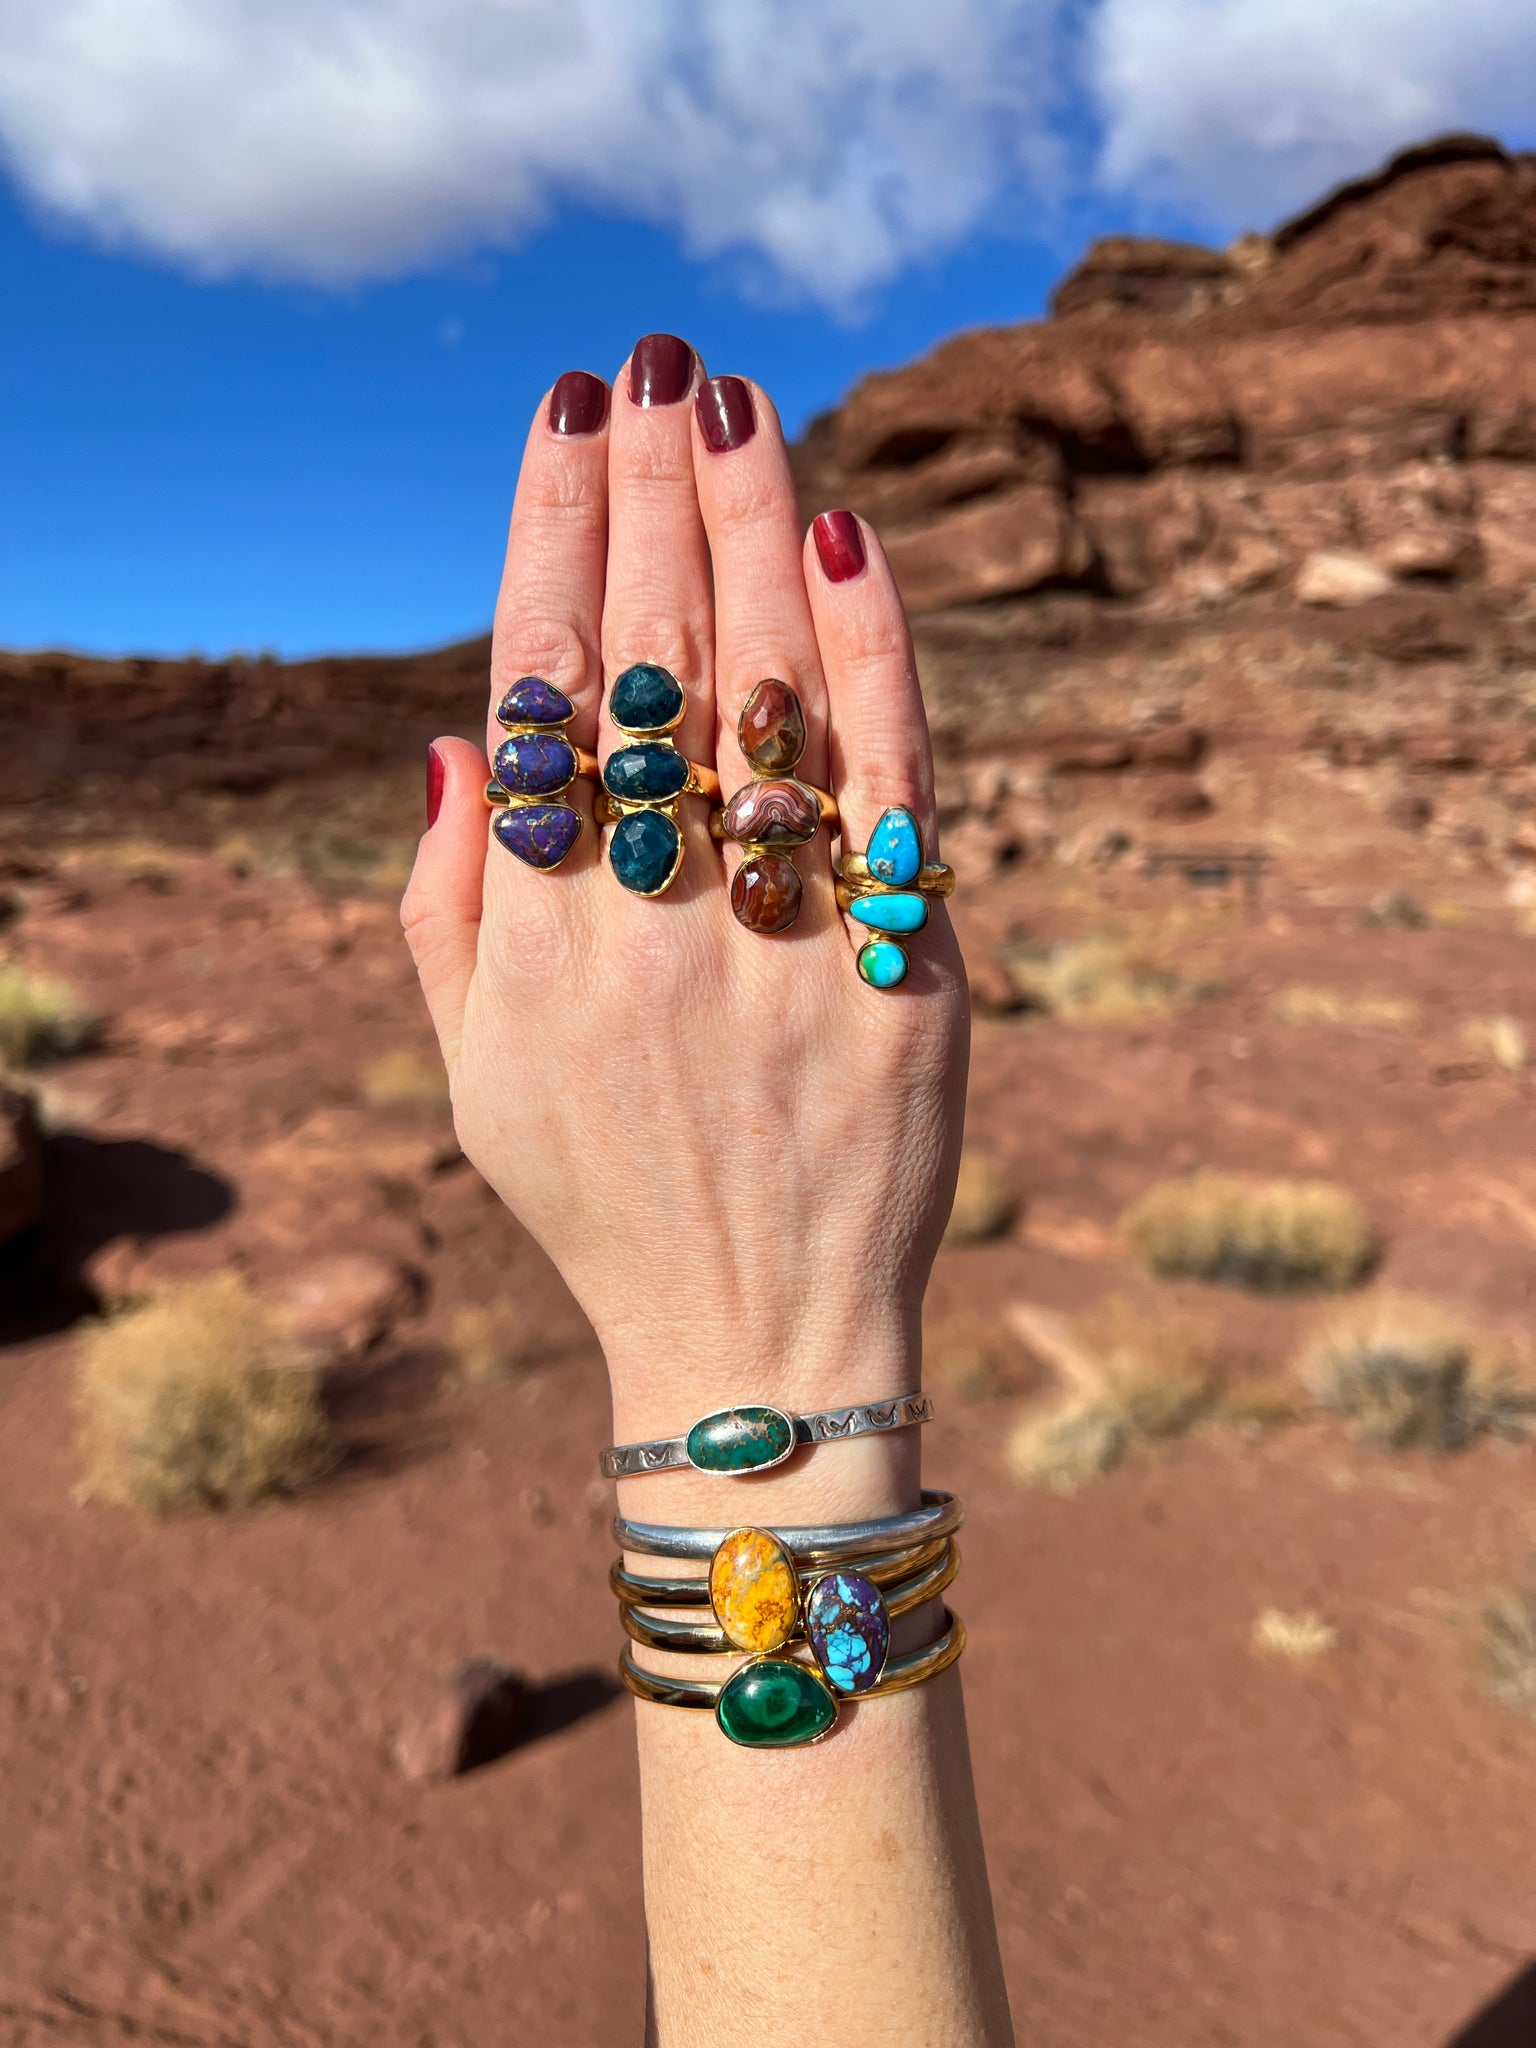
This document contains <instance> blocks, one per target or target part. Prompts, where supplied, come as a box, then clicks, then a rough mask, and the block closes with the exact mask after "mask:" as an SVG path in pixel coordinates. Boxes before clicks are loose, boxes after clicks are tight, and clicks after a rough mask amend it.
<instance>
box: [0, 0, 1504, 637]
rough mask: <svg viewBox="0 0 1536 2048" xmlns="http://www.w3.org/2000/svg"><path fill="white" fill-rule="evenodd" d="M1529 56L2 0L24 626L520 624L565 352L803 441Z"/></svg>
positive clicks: (984, 21)
mask: <svg viewBox="0 0 1536 2048" xmlns="http://www.w3.org/2000/svg"><path fill="white" fill-rule="evenodd" d="M1532 76H1536V8H1532V7H1531V6H1530V4H1529V0H1464V4H1463V5H1461V6H1459V7H1458V8H1455V9H1450V8H1448V7H1446V6H1445V4H1444V0H1283V4H1276V0H644V4H637V0H217V4H213V0H47V4H46V5H39V4H38V0H0V286H3V290H4V320H3V322H0V455H3V467H0V645H10V646H42V645H68V646H74V647H79V648H85V649H93V650H101V651H123V650H132V651H143V652H164V653H172V654H175V653H183V652H190V651H194V650H197V651H201V652H205V653H209V654H220V653H225V652H228V651H231V650H237V649H238V650H245V651H252V652H254V651H258V650H261V649H270V650H273V651H276V652H280V653H284V654H296V653H305V652H311V651H317V650H321V649H365V648H380V649H393V648H407V647H416V646H424V645H429V644H432V643H434V642H439V641H442V640H445V639H450V638H455V637H459V636H462V635H467V634H470V633H473V632H476V631H479V630H481V629H482V628H483V626H484V624H485V622H486V620H487V618H488V616H489V612H490V606H491V600H492V596H493V592H494V585H495V579H496V574H497V569H498V564H499V558H500V552H501V544H502V536H503V533H504V530H505V522H506V515H507V510H508V506H509V503H510V497H511V491H512V486H513V482H514V480H515V474H516V463H517V458H518V453H519V450H520V447H521V444H522V440H523V436H524V433H525V430H526V425H527V420H528V417H529V414H530V411H531V409H532V407H533V405H534V403H535V402H536V399H537V397H538V394H539V393H540V392H541V391H542V390H543V389H544V388H545V387H546V386H547V385H548V384H549V383H550V382H551V381H552V380H553V378H554V377H555V376H556V375H557V374H558V373H559V372H560V371H561V370H562V369H566V368H570V367H578V366H579V367H583V368H588V369H593V370H597V371H600V372H602V373H603V374H605V375H611V374H612V373H613V371H614V370H615V369H616V368H617V366H618V364H619V363H620V362H621V361H622V359H623V357H624V355H625V353H626V352H627V350H628V348H629V346H630V344H631V343H632V342H633V340H634V339H635V337H636V336H638V335H640V334H642V333H645V332H647V331H649V330H651V329H653V328H667V329H671V330H673V331H675V332H678V333H681V334H684V335H686V336H687V337H688V338H689V339H690V340H691V341H693V342H694V344H695V345H696V346H697V347H698V348H699V350H700V351H701V353H702V354H703V356H704V357H705V360H706V362H707V363H708V365H709V367H710V368H711V369H712V370H716V371H723V370H732V371H738V372H746V373H748V374H751V375H753V376H755V377H757V378H759V379H760V380H761V381H762V382H764V383H765V384H766V385H767V386H768V387H769V389H770V390H772V391H773V393H774V394H775V396H776V397H777V399H778V401H779V404H780V406H781V409H782V411H783V412H784V415H785V417H786V420H787V421H788V423H789V424H790V426H791V428H792V429H794V428H798V427H799V426H801V425H803V423H804V422H805V420H806V419H807V418H808V417H809V416H810V415H811V414H813V413H814V412H816V411H818V410H820V409H822V408H823V407H826V406H828V405H831V404H834V403H835V402H836V401H837V399H838V398H839V396H840V395H841V394H842V393H843V392H844V391H845V390H846V389H847V388H848V386H849V384H850V383H851V382H852V381H853V380H854V379H855V378H856V377H857V376H858V375H859V374H860V373H861V372H862V371H863V370H865V369H867V368H872V367H876V366H879V365H883V364H891V363H898V362H901V361H904V360H906V359H908V358H909V357H911V356H912V355H914V354H916V353H917V352H919V351H920V350H922V349H924V348H925V347H927V346H928V345H930V344H931V343H932V342H934V341H936V340H938V339H939V338H941V337H942V336H944V335H945V334H948V333H950V332H953V331H954V330H955V329H956V328H960V327H966V326H974V325H978V324H985V323H991V322H1006V321H1013V320H1018V319H1022V318H1027V317H1029V316H1030V315H1032V314H1035V313H1037V312H1038V311H1039V310H1040V309H1041V307H1042V306H1043V303H1044V300H1045V295H1046V293H1047V291H1048V289H1049V286H1050V284H1051V283H1052V282H1053V280H1054V279H1055V278H1056V277H1057V276H1058V275H1059V274H1060V273H1061V271H1062V270H1063V269H1064V268H1065V267H1066V266H1067V264H1068V263H1069V262H1070V261H1071V260H1072V259H1073V258H1074V257H1075V255H1076V253H1077V252H1078V250H1079V249H1080V248H1081V247H1082V245H1083V243H1084V241H1085V240H1086V239H1087V238H1088V237H1089V236H1090V235H1092V234H1096V233H1102V232H1106V231H1109V230H1114V229H1132V230H1141V231H1152V232H1160V233H1172V234H1181V233H1189V234H1199V235H1203V236H1208V237H1210V238H1213V239H1222V238H1224V237H1225V236H1227V235H1229V234H1231V233H1233V232H1234V231H1236V230H1239V229H1241V228H1246V227H1266V226H1269V225H1271V224H1273V222H1275V221H1276V220H1277V219H1279V218H1282V217H1283V216H1284V215H1285V214H1286V213H1287V212H1289V211H1291V210H1292V209H1293V208H1294V207H1296V206H1298V205H1300V204H1303V203H1305V202H1307V201H1309V200H1310V199H1311V198H1313V197H1314V196H1316V195H1317V194H1318V193H1319V192H1320V191H1322V190H1323V189H1325V187H1326V186H1327V185H1329V184H1330V183H1332V182H1334V181H1335V180H1336V179H1338V178H1340V177H1343V176H1347V175H1351V174H1353V173H1356V172H1358V171H1360V170H1363V169H1366V168H1369V167H1371V166H1372V165H1374V164H1375V163H1377V162H1379V161H1380V160H1381V159H1382V158H1383V157H1384V156H1385V155H1387V154H1388V153H1389V152H1390V151H1391V150H1392V149H1394V148H1397V147H1400V146H1402V145H1403V144H1405V143H1408V142H1411V141H1415V140H1418V139H1421V138H1422V137H1424V136H1426V135H1428V134H1432V133H1435V132H1437V131H1443V130H1445V129H1448V128H1452V127H1478V128H1482V129H1485V130H1489V131H1492V132H1495V133H1498V134H1500V135H1502V136H1503V137H1504V139H1505V140H1506V141H1509V142H1522V141H1528V140H1529V139H1531V134H1532V123H1533V120H1536V114H1533V112H1532V109H1531V105H1530V100H1529V92H1528V83H1529V80H1530V78H1531V77H1532Z"/></svg>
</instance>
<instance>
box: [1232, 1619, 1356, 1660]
mask: <svg viewBox="0 0 1536 2048" xmlns="http://www.w3.org/2000/svg"><path fill="white" fill-rule="evenodd" d="M1338 1646H1339V1632H1338V1630H1337V1629H1336V1628H1335V1627H1334V1626H1333V1625H1332V1623H1331V1622H1327V1621H1324V1619H1323V1617H1322V1616H1321V1615H1320V1614H1287V1613H1285V1612H1284V1610H1283V1609H1281V1608H1279V1607H1266V1608H1265V1609H1264V1611H1263V1612H1262V1613H1261V1614H1260V1615H1259V1616H1258V1617H1257V1619H1256V1620H1255V1622H1254V1624H1253V1647H1254V1648H1255V1649H1256V1650H1265V1651H1267V1652H1268V1653H1269V1654H1270V1655H1271V1656H1274V1657H1290V1658H1292V1659H1294V1660H1295V1661H1296V1662H1297V1663H1305V1662H1306V1661H1307V1660H1308V1659H1310V1658H1313V1657H1326V1656H1327V1654H1328V1652H1329V1651H1330V1650H1336V1649H1337V1648H1338Z"/></svg>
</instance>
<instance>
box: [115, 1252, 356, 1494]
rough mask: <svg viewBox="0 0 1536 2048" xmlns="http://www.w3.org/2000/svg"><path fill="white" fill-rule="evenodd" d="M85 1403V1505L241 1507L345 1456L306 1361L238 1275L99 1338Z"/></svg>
mask: <svg viewBox="0 0 1536 2048" xmlns="http://www.w3.org/2000/svg"><path fill="white" fill-rule="evenodd" d="M77 1399H78V1405H79V1413H80V1435H81V1448H82V1451H83V1453H84V1466H85V1471H84V1479H83V1482H82V1486H81V1492H82V1494H83V1495H84V1496H85V1497H87V1498H94V1499H98V1500H106V1501H113V1502H118V1503H121V1504H123V1505H128V1506H134V1507H143V1508H149V1509H152V1510H154V1511H155V1512H156V1513H162V1514H163V1513H167V1512H169V1511H171V1510H173V1509H176V1508H186V1507H243V1506H245V1505H247V1504H248V1503H249V1502H251V1501H254V1500H259V1499H260V1498H262V1497H263V1496H264V1495H268V1494H287V1493H293V1492H294V1491H296V1490H297V1489H298V1488H299V1487H301V1486H303V1485H305V1484H306V1483H307V1482H308V1481H310V1480H312V1479H314V1478H316V1477H318V1476H319V1474H320V1473H321V1472H323V1471H324V1470H325V1469H326V1468H327V1467H328V1466H329V1465H330V1464H331V1463H332V1462H333V1461H334V1450H333V1445H332V1439H331V1433H330V1428H329V1425H328V1423H327V1420H326V1415H325V1410H324V1408H323V1406H322V1405H321V1401H320V1394H319V1388H318V1384H317V1380H316V1376H315V1373H314V1372H313V1370H312V1369H311V1367H310V1364H309V1359H308V1355H307V1354H306V1353H305V1352H304V1351H303V1350H302V1349H301V1348H300V1347H299V1345H298V1344H297V1343H296V1342H295V1340H294V1339H293V1337H292V1336H291V1335H290V1334H289V1333H288V1331H287V1330H286V1328H285V1327H284V1325H283V1323H282V1322H281V1321H280V1319H279V1318H278V1317H277V1316H276V1315H275V1314H274V1313H273V1311H272V1310H271V1309H270V1308H269V1307H268V1306H267V1305H266V1304H265V1303H264V1302H263V1301H261V1299H260V1298H259V1297H258V1296H257V1295H255V1294H254V1293H253V1292H252V1291H251V1289H250V1288H249V1287H248V1286H247V1285H246V1283H245V1281H244V1280H243V1279H241V1277H240V1276H239V1275H238V1274H235V1273H219V1274H215V1275H213V1276H212V1277H211V1278H209V1279H205V1280H196V1281H190V1282H188V1283H187V1284H186V1285H184V1286H181V1287H178V1288H175V1289H173V1290H172V1291H170V1292H168V1293H166V1294H164V1295H162V1296H160V1297H159V1298H158V1299H156V1300H154V1301H151V1302H149V1303H147V1304H145V1305H144V1306H143V1307H140V1308H135V1309H132V1310H129V1311H128V1312H127V1313H125V1314H123V1315H121V1316H118V1317H115V1318H113V1319H112V1320H111V1321H109V1322H106V1323H103V1324H102V1325H101V1326H100V1327H99V1328H97V1329H95V1330H93V1331H92V1332H91V1333H90V1334H89V1335H88V1336H87V1337H86V1339H85V1341H84V1343H83V1344H82V1346H81V1350H80V1361H79V1371H78V1388H77Z"/></svg>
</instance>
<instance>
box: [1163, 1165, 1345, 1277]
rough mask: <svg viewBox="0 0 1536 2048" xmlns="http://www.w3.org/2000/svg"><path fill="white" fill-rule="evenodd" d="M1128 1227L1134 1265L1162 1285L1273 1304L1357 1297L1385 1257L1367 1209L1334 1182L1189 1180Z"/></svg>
mask: <svg viewBox="0 0 1536 2048" xmlns="http://www.w3.org/2000/svg"><path fill="white" fill-rule="evenodd" d="M1122 1227H1123V1229H1124V1231H1125V1234H1126V1237H1127V1239H1128V1240H1129V1243H1130V1246H1131V1249H1132V1251H1133V1252H1134V1253H1135V1255H1136V1257H1137V1258H1138V1259H1139V1260H1140V1261H1141V1263H1142V1265H1144V1266H1145V1267H1146V1268H1147V1269H1148V1270H1149V1271H1150V1272H1153V1273H1156V1274H1157V1275H1158V1276H1159V1277H1160V1278H1163V1279H1179V1278H1187V1279H1194V1280H1211V1281H1216V1282H1218V1283H1221V1284H1223V1285H1226V1286H1229V1287H1247V1288H1251V1289H1253V1290H1255V1291H1256V1292H1259V1293H1267V1294H1282V1293H1297V1292H1303V1291H1305V1290H1308V1289H1336V1288H1343V1287H1350V1286H1352V1285H1353V1284H1354V1283H1355V1282H1356V1281H1357V1280H1359V1279H1361V1278H1362V1277H1363V1276H1364V1274H1365V1273H1366V1272H1367V1271H1368V1270H1369V1268H1370V1266H1371V1264H1372V1262H1373V1261H1374V1259H1375V1256H1376V1250H1377V1246H1376V1238H1375V1233H1374V1232H1373V1230H1372V1228H1371V1224H1370V1220H1369V1218H1368V1217H1367V1216H1366V1214H1365V1211H1364V1210H1363V1209H1362V1208H1361V1206H1360V1204H1359V1203H1358V1202H1357V1201H1356V1200H1355V1198H1354V1196H1353V1195H1351V1194H1348V1193H1346V1192H1345V1190H1344V1189H1343V1188H1337V1187H1333V1186H1331V1185H1330V1184H1329V1183H1328V1182H1326V1181H1306V1180H1277V1181H1263V1182H1253V1181H1248V1180H1244V1179H1242V1178H1240V1177H1239V1176H1236V1175H1232V1174H1224V1173H1195V1174H1190V1175H1188V1176H1187V1177H1185V1178H1183V1179H1180V1180H1170V1181H1163V1182H1161V1183H1160V1184H1159V1185H1158V1186H1157V1187H1154V1188H1152V1189H1150V1190H1149V1191H1148V1192H1147V1193H1146V1194H1145V1195H1143V1196H1142V1198H1141V1200H1140V1201H1139V1202H1137V1203H1136V1204H1135V1206H1134V1207H1133V1208H1131V1209H1130V1210H1128V1211H1127V1213H1126V1215H1125V1217H1124V1218H1123V1221H1122Z"/></svg>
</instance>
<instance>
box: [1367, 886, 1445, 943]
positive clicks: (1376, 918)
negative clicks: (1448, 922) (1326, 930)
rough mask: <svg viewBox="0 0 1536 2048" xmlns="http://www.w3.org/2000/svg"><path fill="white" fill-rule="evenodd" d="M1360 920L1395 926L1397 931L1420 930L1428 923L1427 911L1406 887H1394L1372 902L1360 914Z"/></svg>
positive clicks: (1371, 923)
mask: <svg viewBox="0 0 1536 2048" xmlns="http://www.w3.org/2000/svg"><path fill="white" fill-rule="evenodd" d="M1360 922H1361V923H1362V924H1363V925H1366V926H1368V927H1369V926H1372V925H1375V926H1380V927H1386V928H1392V927H1396V929H1397V930H1399V931H1405V932H1422V931H1427V930H1428V929H1429V925H1430V915H1429V912H1428V911H1427V910H1426V909H1425V908H1424V906H1423V904H1422V903H1420V902H1419V900H1418V898H1417V897H1416V896H1413V895H1410V893H1409V892H1408V890H1406V889H1394V890H1392V891H1391V893H1390V894H1389V895H1387V896H1384V897H1382V898H1381V900H1380V901H1379V902H1377V903H1373V904H1372V905H1371V906H1370V908H1369V909H1368V910H1366V911H1364V912H1363V913H1362V915H1361V918H1360Z"/></svg>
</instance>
